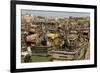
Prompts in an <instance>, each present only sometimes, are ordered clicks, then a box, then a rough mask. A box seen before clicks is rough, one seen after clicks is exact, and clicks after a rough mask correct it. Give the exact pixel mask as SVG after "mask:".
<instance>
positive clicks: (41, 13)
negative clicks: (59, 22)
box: [21, 10, 90, 17]
mask: <svg viewBox="0 0 100 73" xmlns="http://www.w3.org/2000/svg"><path fill="white" fill-rule="evenodd" d="M26 13H28V14H31V15H32V16H47V17H48V16H53V17H69V16H74V17H77V16H79V17H84V16H90V13H86V12H63V11H59V12H57V11H43V10H42V11H41V10H21V14H22V15H24V14H26Z"/></svg>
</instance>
